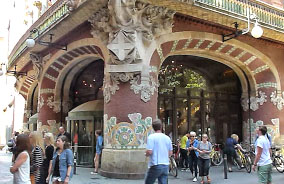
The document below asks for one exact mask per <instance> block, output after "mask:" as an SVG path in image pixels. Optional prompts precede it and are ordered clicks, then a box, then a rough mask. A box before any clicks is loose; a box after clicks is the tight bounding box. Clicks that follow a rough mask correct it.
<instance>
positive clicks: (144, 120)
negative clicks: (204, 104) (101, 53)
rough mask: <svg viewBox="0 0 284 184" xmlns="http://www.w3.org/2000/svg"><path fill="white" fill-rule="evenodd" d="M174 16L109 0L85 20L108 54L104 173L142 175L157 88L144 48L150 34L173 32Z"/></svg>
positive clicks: (151, 39)
mask: <svg viewBox="0 0 284 184" xmlns="http://www.w3.org/2000/svg"><path fill="white" fill-rule="evenodd" d="M173 15H174V12H172V11H169V10H167V9H166V8H162V7H155V6H152V5H149V4H145V3H143V2H141V1H125V0H110V1H109V3H108V7H105V8H103V9H101V10H100V11H99V12H97V13H95V14H94V15H93V16H92V17H90V19H89V22H90V23H91V25H92V30H91V33H92V35H93V36H94V37H99V38H101V39H102V41H104V42H105V44H106V45H107V48H108V49H109V51H110V56H111V57H110V60H109V61H106V67H105V78H104V150H103V153H102V168H101V174H102V175H103V176H107V177H111V178H127V179H130V178H143V177H144V174H145V172H146V169H147V159H146V157H145V155H144V153H145V148H146V142H147V137H148V135H149V134H151V133H152V132H153V130H152V126H151V125H152V120H153V119H156V117H157V91H158V79H157V73H156V71H155V72H153V71H151V68H150V66H149V63H150V58H151V54H152V53H147V49H148V48H149V46H150V44H151V43H153V42H154V39H155V37H157V36H160V35H161V34H165V33H169V32H171V31H172V23H173Z"/></svg>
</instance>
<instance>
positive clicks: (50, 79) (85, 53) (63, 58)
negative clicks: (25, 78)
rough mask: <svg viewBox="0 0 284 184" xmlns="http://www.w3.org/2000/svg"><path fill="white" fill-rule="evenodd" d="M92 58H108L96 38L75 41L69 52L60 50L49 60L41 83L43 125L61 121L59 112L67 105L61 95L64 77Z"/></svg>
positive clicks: (40, 101) (40, 119)
mask: <svg viewBox="0 0 284 184" xmlns="http://www.w3.org/2000/svg"><path fill="white" fill-rule="evenodd" d="M68 46H69V45H68ZM90 59H102V60H105V59H108V51H107V49H106V48H105V46H104V45H103V44H102V43H101V42H100V41H99V40H98V39H96V38H87V39H82V40H79V41H75V42H73V43H71V44H70V46H69V47H68V51H67V52H63V51H58V52H57V53H56V54H55V55H54V56H52V57H51V58H50V59H49V60H48V62H47V64H46V67H45V68H44V70H43V74H42V76H41V79H40V84H39V87H40V91H39V93H40V95H39V122H41V123H42V125H52V124H54V123H58V122H59V121H60V119H61V118H60V113H59V112H61V111H62V109H61V107H62V106H63V105H66V104H61V103H65V102H64V101H63V102H62V100H61V95H60V94H61V88H62V87H63V83H64V78H65V77H66V75H67V74H68V73H69V72H70V71H71V69H72V68H74V67H75V66H76V67H77V66H78V67H80V66H81V65H82V63H84V62H82V61H88V60H90ZM80 62H82V63H81V64H80ZM86 63H88V62H86ZM41 112H43V113H41Z"/></svg>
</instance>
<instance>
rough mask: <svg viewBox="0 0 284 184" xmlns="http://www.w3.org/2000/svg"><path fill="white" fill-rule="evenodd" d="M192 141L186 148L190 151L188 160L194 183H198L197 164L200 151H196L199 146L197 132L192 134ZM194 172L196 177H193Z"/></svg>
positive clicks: (188, 142) (190, 140) (189, 140)
mask: <svg viewBox="0 0 284 184" xmlns="http://www.w3.org/2000/svg"><path fill="white" fill-rule="evenodd" d="M189 134H190V139H188V141H187V142H186V148H187V150H188V153H189V155H188V158H189V169H190V171H191V174H192V177H193V179H192V181H193V182H196V181H197V173H198V171H197V162H198V155H199V153H198V151H197V150H196V149H195V148H196V147H197V145H198V140H197V139H196V133H195V132H193V131H192V132H190V133H189ZM193 172H194V175H193Z"/></svg>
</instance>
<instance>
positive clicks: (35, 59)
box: [30, 53, 43, 79]
mask: <svg viewBox="0 0 284 184" xmlns="http://www.w3.org/2000/svg"><path fill="white" fill-rule="evenodd" d="M30 59H31V61H32V63H33V70H34V71H35V77H36V79H39V78H40V75H41V73H42V69H43V62H42V58H41V57H40V56H39V55H38V54H35V53H30Z"/></svg>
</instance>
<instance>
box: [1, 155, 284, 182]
mask: <svg viewBox="0 0 284 184" xmlns="http://www.w3.org/2000/svg"><path fill="white" fill-rule="evenodd" d="M11 156H12V154H11V153H5V152H2V151H0V184H12V183H13V175H12V174H11V173H10V171H9V169H10V168H9V167H10V165H11ZM91 171H93V169H92V168H81V167H77V174H76V175H74V177H73V178H72V180H71V182H70V183H71V184H143V183H144V180H143V179H141V180H119V179H110V178H105V177H102V176H100V175H91V174H90V172H91ZM210 176H211V180H212V182H211V183H212V184H257V176H256V173H255V172H252V173H250V174H249V173H247V172H246V171H245V170H240V171H239V170H237V169H236V168H234V172H232V173H228V179H226V180H225V179H224V174H223V167H222V166H219V167H211V168H210ZM272 179H273V184H283V183H284V173H278V172H277V171H276V170H275V169H274V170H273V175H272ZM169 184H199V182H192V176H191V173H190V172H181V171H179V173H178V177H177V178H174V177H172V176H169Z"/></svg>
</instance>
